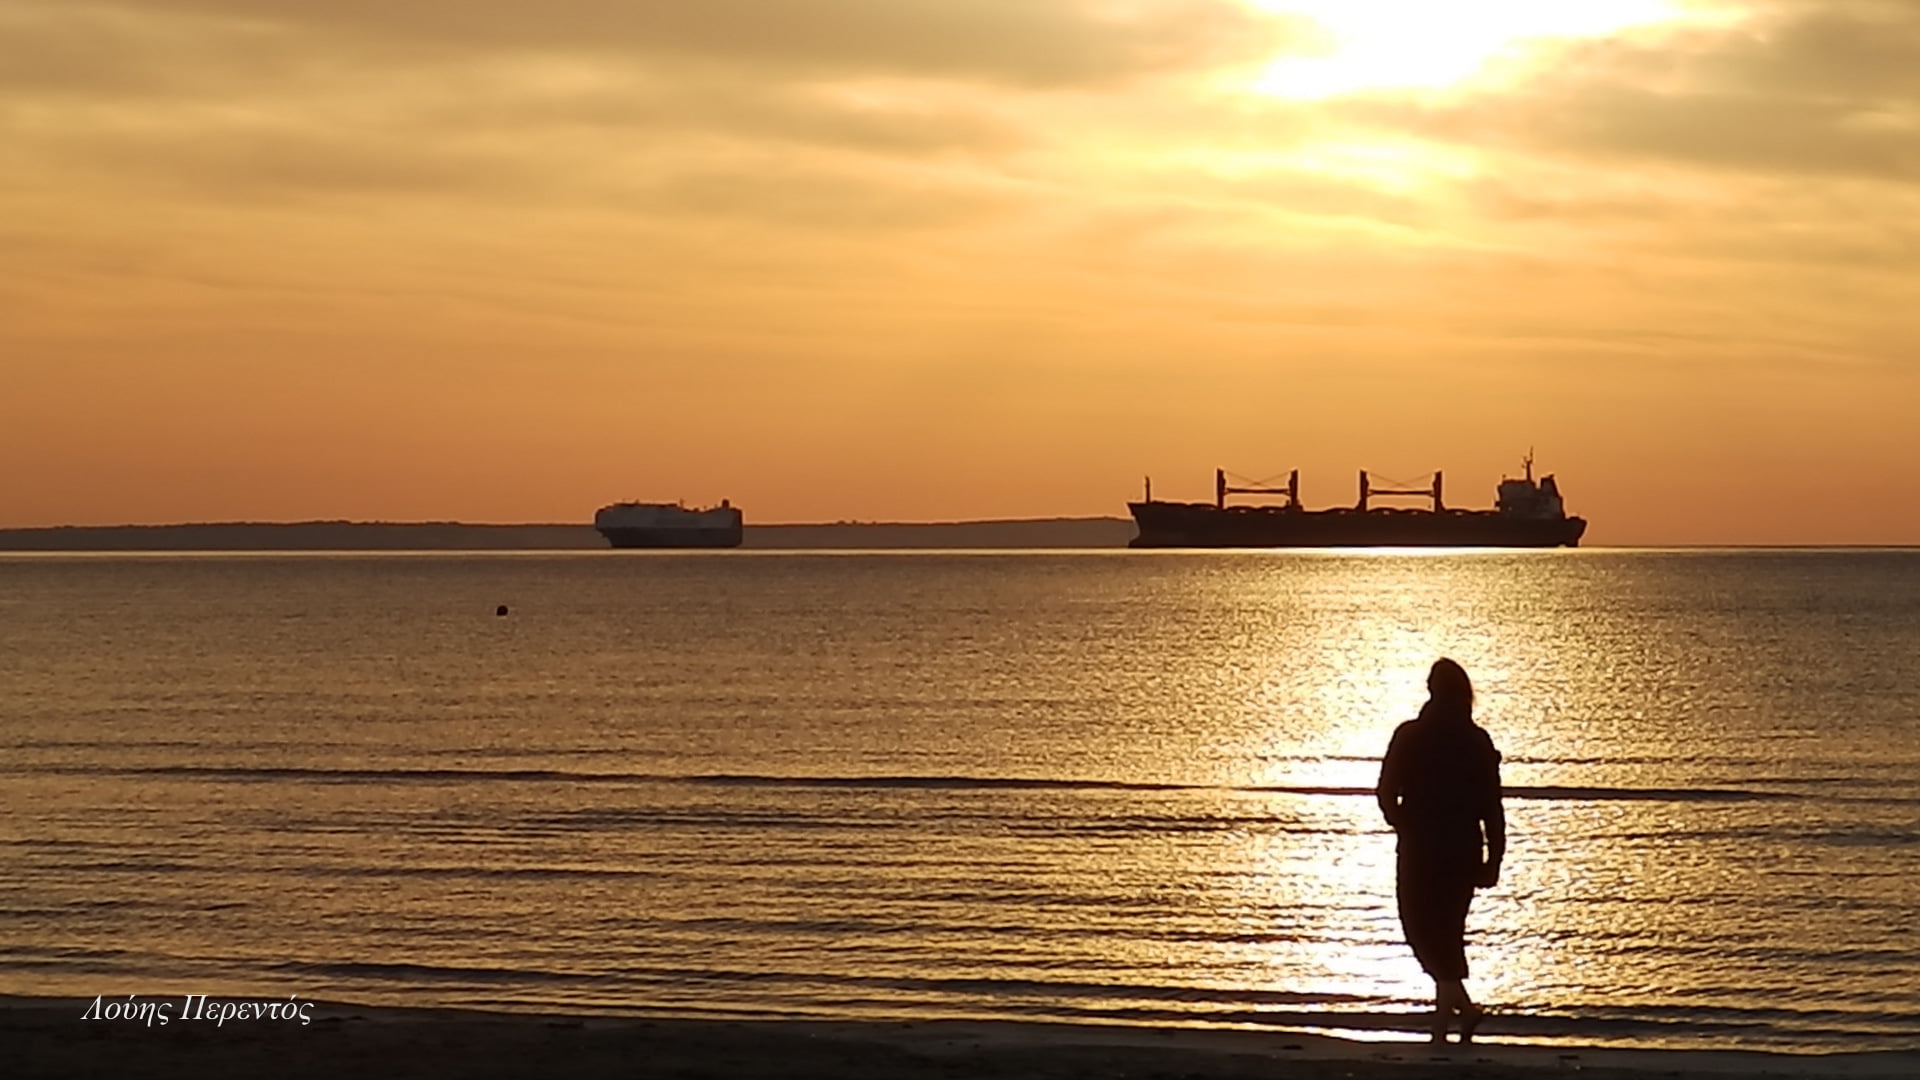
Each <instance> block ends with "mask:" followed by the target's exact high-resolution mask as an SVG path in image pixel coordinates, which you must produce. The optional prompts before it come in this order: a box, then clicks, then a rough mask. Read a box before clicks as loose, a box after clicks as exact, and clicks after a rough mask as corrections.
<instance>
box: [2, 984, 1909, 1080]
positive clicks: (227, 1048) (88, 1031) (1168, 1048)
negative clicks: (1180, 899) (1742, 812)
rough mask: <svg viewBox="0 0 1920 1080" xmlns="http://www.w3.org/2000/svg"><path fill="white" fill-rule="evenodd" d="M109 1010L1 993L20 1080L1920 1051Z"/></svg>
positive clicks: (877, 1070)
mask: <svg viewBox="0 0 1920 1080" xmlns="http://www.w3.org/2000/svg"><path fill="white" fill-rule="evenodd" d="M92 1004H93V1003H92V1002H91V1001H81V1000H64V999H44V998H9V999H0V1044H3V1045H5V1046H7V1047H8V1054H7V1058H8V1072H9V1074H10V1075H13V1076H20V1077H38V1076H74V1075H138V1076H159V1077H194V1078H197V1080H206V1078H213V1077H223V1076H256V1075H268V1074H272V1075H276V1076H289V1077H307V1076H312V1077H321V1076H327V1077H332V1076H339V1075H346V1074H356V1073H357V1074H361V1075H372V1076H393V1077H412V1076H438V1075H444V1074H448V1073H454V1074H458V1075H466V1076H521V1075H531V1074H536V1073H537V1074H540V1075H545V1076H559V1077H567V1078H570V1080H581V1078H587V1077H601V1076H607V1077H612V1076H671V1077H747V1078H751V1077H847V1078H863V1077H873V1078H881V1077H886V1078H901V1080H913V1078H922V1077H925V1078H934V1077H941V1078H950V1077H974V1076H979V1077H1035V1078H1040V1080H1054V1078H1058V1080H1065V1078H1069V1077H1134V1078H1149V1077H1167V1078H1175V1077H1178V1078H1198V1077H1223V1078H1224V1077H1249V1078H1251V1077H1264V1078H1271V1077H1296V1078H1300V1080H1322V1078H1327V1080H1332V1078H1339V1080H1368V1078H1400V1077H1412V1076H1429V1075H1440V1076H1450V1077H1451V1076H1458V1077H1467V1076H1472V1077H1488V1078H1501V1077H1510V1078H1516V1080H1518V1078H1524V1077H1539V1076H1564V1075H1568V1074H1574V1073H1577V1074H1578V1075H1580V1076H1583V1077H1595V1078H1610V1077H1619V1078H1626V1077H1656V1076H1657V1077H1683V1078H1684V1077H1729V1076H1774V1077H1863V1078H1864V1077H1895V1076H1903V1077H1904V1076H1914V1075H1920V1051H1916V1052H1907V1053H1876V1054H1831V1055H1791V1054H1771V1053H1748V1052H1740V1051H1732V1050H1727V1051H1669V1050H1617V1049H1598V1048H1570V1047H1564V1046H1561V1047H1541V1046H1512V1045H1498V1044H1478V1045H1474V1046H1470V1047H1459V1046H1450V1047H1446V1048H1436V1047H1432V1046H1428V1045H1425V1044H1416V1043H1364V1042H1354V1041H1348V1040H1343V1039H1335V1038H1328V1037H1325V1036H1317V1035H1309V1034H1301V1033H1292V1032H1281V1031H1249V1030H1222V1029H1193V1028H1177V1029H1176V1028H1148V1027H1120V1026H1097V1025H1069V1024H1041V1023H1007V1022H972V1021H915V1022H899V1023H888V1022H883V1021H817V1020H781V1019H738V1020H708V1019H660V1018H649V1019H633V1018H622V1017H589V1016H566V1015H555V1014H530V1013H511V1014H510V1013H489V1012H477V1011H462V1010H433V1009H393V1008H373V1007H363V1006H356V1005H346V1004H335V1003H315V1004H313V1006H312V1008H311V1009H310V1010H309V1015H310V1017H311V1020H312V1022H311V1023H310V1024H306V1025H301V1024H299V1023H297V1022H293V1023H289V1022H284V1021H283V1022H275V1021H272V1020H268V1021H230V1022H228V1023H225V1024H222V1025H220V1026H218V1027H216V1026H215V1025H214V1024H213V1023H211V1022H208V1021H204V1020H203V1021H200V1022H193V1023H188V1022H181V1021H180V1020H179V1019H178V1018H177V1017H176V1018H174V1020H173V1022H171V1023H169V1024H166V1025H156V1026H151V1027H149V1026H143V1025H142V1024H140V1023H138V1022H127V1021H105V1020H98V1021H96V1020H86V1019H83V1016H84V1015H85V1014H86V1013H87V1011H88V1010H89V1008H90V1007H91V1006H92Z"/></svg>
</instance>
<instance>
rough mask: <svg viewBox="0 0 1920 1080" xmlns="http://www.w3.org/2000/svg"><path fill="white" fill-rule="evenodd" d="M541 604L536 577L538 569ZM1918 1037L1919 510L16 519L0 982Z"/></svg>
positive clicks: (5, 576)
mask: <svg viewBox="0 0 1920 1080" xmlns="http://www.w3.org/2000/svg"><path fill="white" fill-rule="evenodd" d="M502 607H504V609H505V614H499V613H498V612H499V611H500V609H501V608H502ZM1441 656H1449V657H1453V658H1454V659H1456V660H1458V661H1460V662H1461V663H1462V664H1463V665H1464V666H1465V667H1466V669H1467V670H1468V672H1469V673H1470V674H1471V675H1472V677H1473V679H1474V680H1475V685H1476V690H1477V694H1478V699H1477V700H1478V705H1477V713H1476V715H1477V718H1478V721H1479V723H1480V724H1481V725H1482V726H1484V727H1485V728H1486V729H1487V730H1488V732H1489V733H1490V734H1491V735H1492V737H1493V740H1494V742H1495V743H1496V744H1497V745H1498V747H1499V748H1500V750H1501V752H1502V754H1503V756H1504V762H1503V766H1502V768H1503V779H1504V782H1505V785H1506V806H1507V817H1508V821H1509V829H1510V832H1511V837H1512V840H1511V849H1510V852H1509V855H1508V858H1507V863H1506V867H1505V871H1504V874H1503V876H1502V878H1501V880H1500V882H1499V884H1498V885H1497V886H1495V887H1493V888H1491V889H1488V890H1485V891H1483V892H1481V893H1480V894H1479V895H1478V896H1477V898H1476V900H1475V902H1474V906H1473V910H1472V914H1471V917H1470V919H1469V948H1468V955H1469V958H1470V961H1471V964H1472V976H1471V978H1470V980H1469V983H1468V985H1469V987H1470V988H1471V989H1472V990H1473V991H1474V992H1475V994H1476V995H1477V996H1478V997H1479V998H1480V999H1481V1000H1483V1001H1485V1002H1486V1003H1488V1004H1489V1005H1490V1006H1491V1007H1492V1009H1493V1015H1492V1016H1491V1017H1490V1019H1489V1020H1488V1021H1487V1024H1486V1027H1485V1028H1484V1029H1483V1030H1484V1035H1483V1037H1484V1038H1486V1039H1488V1040H1489V1041H1495V1042H1498V1041H1514V1042H1533V1043H1566V1044H1574V1043H1578V1044H1587V1045H1595V1044H1599V1045H1617V1046H1642V1047H1693V1048H1716V1047H1726V1048H1731V1047H1740V1048H1758V1049H1776V1050H1787V1051H1813V1052H1819V1051H1843V1050H1845V1051H1853V1050H1874V1049H1894V1048H1905V1049H1911V1048H1915V1047H1920V550H1685V551H1642V550H1632V551H1622V550H1604V549H1583V550H1561V551H1527V552H1511V551H1425V552H1416V551H1367V552H1330V551H1313V552H1283V551H1259V552H1178V551H1166V552H1135V551H1120V550H1108V551H1066V552H1062V551H1004V552H1002V551H974V552H961V551H945V552H927V551H916V552H858V551H848V552H777V551H727V552H699V553H676V552H614V551H576V552H553V553H525V552H512V553H507V552H502V553H450V552H422V553H399V554H394V553H382V554H340V553H327V554H298V553H293V554H287V553H279V554H44V555H7V556H4V557H0V776H3V780H0V994H9V995H37V996H60V997H76V998H87V999H91V998H93V997H94V996H95V995H97V994H107V995H126V994H139V995H143V996H156V997H157V996H174V995H184V994H190V993H199V994H210V995H214V996H216V997H222V996H226V997H235V996H256V997H264V998H277V999H281V1000H284V999H285V998H286V997H288V996H289V995H294V996H298V997H299V998H302V999H320V1000H327V1001H345V1002H359V1003H366V1004H370V1005H400V1006H435V1007H475V1008H487V1009H499V1010H508V1011H526V1012H560V1011H564V1012H572V1013H589V1014H592V1013H607V1014H625V1015H684V1016H707V1017H770V1016H780V1017H816V1018H817V1017H833V1018H863V1019H881V1018H884V1019H900V1020H913V1019H927V1018H936V1017H941V1018H947V1017H962V1018H980V1019H993V1018H998V1019H1014V1020H1046V1021H1066V1022H1081V1023H1107V1024H1141V1025H1175V1026H1232V1027H1243V1028H1265V1029H1275V1030H1310V1031H1321V1032H1330V1033H1333V1034H1337V1035H1342V1036H1347V1037H1352V1038H1360V1039H1380V1040H1397V1039H1417V1038H1423V1037H1424V1029H1425V1016H1424V1014H1423V1010H1424V1009H1425V1008H1426V1003H1427V1001H1428V1000H1429V998H1430V996H1431V993H1432V984H1431V983H1430V982H1429V981H1428V980H1427V979H1426V978H1425V976H1423V975H1422V973H1421V971H1420V969H1419V967H1418V966H1417V964H1416V963H1415V961H1414V959H1413V956H1412V954H1411V953H1410V952H1409V951H1408V949H1407V948H1406V946H1405V945H1404V943H1403V941H1402V938H1401V933H1400V927H1399V924H1398V920H1397V916H1396V913H1395V905H1394V899H1393V859H1394V854H1393V836H1392V834H1391V832H1390V831H1389V830H1388V829H1387V828H1386V826H1385V824H1384V823H1383V821H1382V820H1381V817H1380V813H1379V810H1378V807H1377V806H1376V804H1375V800H1374V797H1373V793H1372V788H1373V785H1374V782H1375V780H1376V779H1377V775H1378V769H1379V758H1380V755H1381V753H1382V752H1383V751H1384V749H1385V747H1386V744H1387V740H1388V738H1389V737H1390V735H1391V734H1392V731H1393V729H1394V727H1395V725H1396V724H1398V723H1400V722H1401V721H1403V720H1406V719H1408V718H1410V717H1412V716H1413V715H1414V714H1415V712H1416V711H1417V710H1418V709H1419V707H1420V704H1421V702H1422V701H1423V699H1424V697H1425V690H1424V677H1425V674H1426V671H1427V669H1428V667H1429V666H1430V665H1431V664H1432V662H1433V661H1434V660H1435V659H1436V658H1438V657H1441Z"/></svg>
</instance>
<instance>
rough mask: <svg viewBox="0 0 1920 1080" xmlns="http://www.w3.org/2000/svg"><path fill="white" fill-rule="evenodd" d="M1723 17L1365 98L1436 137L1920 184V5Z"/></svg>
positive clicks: (1843, 5) (1386, 118)
mask: <svg viewBox="0 0 1920 1080" xmlns="http://www.w3.org/2000/svg"><path fill="white" fill-rule="evenodd" d="M1752 12H1753V13H1752V14H1751V15H1750V16H1749V17H1748V18H1745V19H1741V20H1739V21H1736V22H1732V23H1729V24H1725V25H1717V26H1705V27H1703V26H1698V25H1694V26H1688V27H1684V28H1681V29H1668V30H1655V31H1645V32H1642V33H1639V34H1628V35H1623V36H1621V37H1618V38H1614V39H1608V40H1601V41H1590V42H1581V43H1573V44H1567V45H1563V46H1560V47H1557V48H1554V49H1551V50H1549V51H1547V52H1546V53H1544V54H1542V55H1540V56H1538V57H1537V58H1536V66H1535V67H1533V68H1531V69H1530V70H1529V71H1528V72H1526V77H1524V78H1520V79H1517V80H1514V81H1512V82H1510V83H1508V84H1507V85H1505V86H1504V87H1502V88H1500V89H1495V90H1491V91H1486V92H1482V93H1479V94H1477V95H1473V96H1470V97H1467V98H1465V99H1463V100H1458V101H1454V102H1448V103H1440V104H1435V103H1432V102H1426V101H1421V100H1418V99H1415V98H1411V97H1406V96H1391V97H1390V96H1384V95H1371V96H1361V97H1357V98H1355V99H1353V100H1351V101H1349V102H1346V103H1344V104H1343V105H1342V106H1341V108H1342V109H1343V111H1344V112H1345V114H1346V115H1347V116H1349V117H1351V118H1353V119H1355V120H1359V121H1362V122H1366V123H1371V124H1376V125H1384V126H1389V127H1393V128H1396V129H1399V130H1403V131H1409V132H1413V133H1417V134H1420V135H1423V136H1425V137H1428V138H1432V139H1437V140H1442V141H1447V142H1453V143H1460V144H1467V145H1472V146H1477V147H1485V148H1494V149H1520V150H1525V151H1536V152H1548V153H1555V154H1563V155H1576V156H1583V157H1588V158H1603V159H1612V160H1616V161H1640V162H1647V163H1653V164H1665V165H1675V166H1682V167H1705V168H1711V169H1716V170H1727V171H1736V172H1743V173H1751V174H1756V175H1783V174H1831V175H1839V176H1850V177H1861V178H1873V179H1880V180H1892V181H1899V182H1902V183H1910V182H1913V181H1916V180H1920V4H1911V3H1885V2H1852V3H1848V2H1844V0H1842V2H1837V3H1818V4H1814V3H1802V2H1795V3H1776V4H1767V5H1762V6H1759V7H1756V8H1754V9H1752Z"/></svg>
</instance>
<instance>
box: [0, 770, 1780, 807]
mask: <svg viewBox="0 0 1920 1080" xmlns="http://www.w3.org/2000/svg"><path fill="white" fill-rule="evenodd" d="M6 771H9V772H20V771H25V772H32V773H56V774H65V773H78V774H87V775H115V776H175V777H189V778H203V779H213V780H230V781H239V782H246V781H256V782H273V781H285V780H294V781H305V782H309V783H331V784H365V783H416V784H465V783H535V784H538V783H551V784H677V785H686V786H705V787H767V788H816V789H846V790H874V791H878V790H916V791H1137V792H1227V793H1235V794H1253V795H1311V796H1337V797H1347V798H1360V797H1371V796H1372V795H1373V789H1372V788H1370V787H1358V786H1346V785H1323V784H1271V785H1229V784H1188V783H1176V782H1161V781H1142V780H1095V779H1080V778H1061V777H1018V776H898V775H894V776H780V775H774V774H765V773H645V772H587V771H579V770H571V769H455V768H434V769H420V768H362V769H341V768H315V767H304V766H210V765H152V766H130V767H121V768H111V767H109V768H98V767H86V766H49V767H42V768H35V769H28V770H6ZM1506 795H1507V797H1508V798H1511V799H1526V800H1537V801H1550V802H1619V801H1644V802H1759V801H1795V800H1802V799H1805V798H1806V797H1807V796H1804V795H1800V794H1795V793H1792V792H1779V791H1761V790H1757V789H1752V788H1694V787H1688V788H1677V787H1648V788H1635V787H1599V786H1562V785H1521V786H1512V787H1508V788H1507V789H1506Z"/></svg>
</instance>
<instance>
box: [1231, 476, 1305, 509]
mask: <svg viewBox="0 0 1920 1080" xmlns="http://www.w3.org/2000/svg"><path fill="white" fill-rule="evenodd" d="M1229 495H1285V496H1286V497H1287V501H1286V504H1285V505H1284V506H1283V507H1281V509H1284V510H1298V509H1299V508H1300V470H1299V469H1295V470H1293V471H1292V472H1290V473H1288V474H1287V486H1286V487H1283V488H1277V487H1268V486H1266V485H1265V484H1252V485H1249V486H1247V487H1232V486H1230V485H1228V483H1227V470H1225V469H1215V470H1213V505H1214V507H1215V508H1216V509H1220V510H1225V509H1226V508H1227V496H1229Z"/></svg>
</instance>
